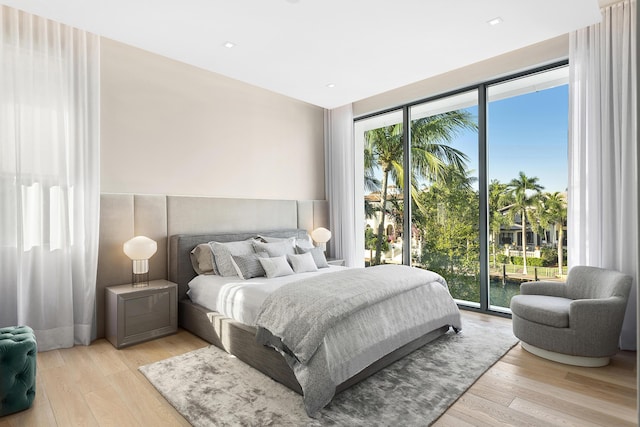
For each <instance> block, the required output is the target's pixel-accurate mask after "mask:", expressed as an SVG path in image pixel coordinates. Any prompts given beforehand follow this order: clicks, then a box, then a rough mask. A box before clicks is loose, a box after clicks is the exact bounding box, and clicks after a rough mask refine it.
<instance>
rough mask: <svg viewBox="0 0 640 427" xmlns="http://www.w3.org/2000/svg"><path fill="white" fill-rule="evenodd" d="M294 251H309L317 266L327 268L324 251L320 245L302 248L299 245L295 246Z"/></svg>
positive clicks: (303, 252)
mask: <svg viewBox="0 0 640 427" xmlns="http://www.w3.org/2000/svg"><path fill="white" fill-rule="evenodd" d="M296 252H298V253H299V254H306V253H310V254H311V256H312V257H313V261H314V262H315V263H316V266H317V267H318V268H327V267H329V264H328V263H327V258H326V257H325V256H324V251H323V250H322V248H320V247H313V248H303V247H301V246H296Z"/></svg>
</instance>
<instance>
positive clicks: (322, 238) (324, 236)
mask: <svg viewBox="0 0 640 427" xmlns="http://www.w3.org/2000/svg"><path fill="white" fill-rule="evenodd" d="M311 238H312V239H313V241H314V242H317V243H327V242H328V241H329V239H331V231H329V230H327V229H326V228H324V227H318V228H316V229H315V230H313V231H312V232H311Z"/></svg>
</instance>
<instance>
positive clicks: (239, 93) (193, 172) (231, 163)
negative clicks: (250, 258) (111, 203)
mask: <svg viewBox="0 0 640 427" xmlns="http://www.w3.org/2000/svg"><path fill="white" fill-rule="evenodd" d="M101 61H102V64H101V73H102V75H101V96H102V101H101V147H102V148H101V191H102V192H103V193H138V194H170V195H196V196H216V197H237V198H257V199H292V200H295V199H300V200H304V199H321V200H324V198H325V191H324V133H323V132H324V130H323V127H324V123H323V121H324V111H323V109H322V108H320V107H316V106H313V105H310V104H306V103H303V102H300V101H297V100H293V99H291V98H288V97H285V96H282V95H279V94H275V93H273V92H270V91H267V90H264V89H260V88H257V87H254V86H251V85H248V84H245V83H242V82H239V81H237V80H233V79H230V78H227V77H224V76H221V75H219V74H215V73H212V72H209V71H205V70H202V69H199V68H196V67H193V66H190V65H186V64H183V63H180V62H177V61H174V60H171V59H168V58H165V57H162V56H159V55H155V54H152V53H150V52H146V51H143V50H140V49H137V48H134V47H131V46H128V45H124V44H122V43H118V42H115V41H113V40H109V39H105V38H103V39H102V55H101Z"/></svg>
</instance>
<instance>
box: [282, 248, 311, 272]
mask: <svg viewBox="0 0 640 427" xmlns="http://www.w3.org/2000/svg"><path fill="white" fill-rule="evenodd" d="M287 259H288V260H289V263H290V264H291V267H293V271H294V272H296V273H307V272H310V271H318V267H317V266H316V262H315V261H314V260H313V255H311V254H310V253H309V252H307V253H306V254H300V255H287Z"/></svg>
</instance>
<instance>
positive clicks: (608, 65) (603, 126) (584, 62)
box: [567, 0, 640, 350]
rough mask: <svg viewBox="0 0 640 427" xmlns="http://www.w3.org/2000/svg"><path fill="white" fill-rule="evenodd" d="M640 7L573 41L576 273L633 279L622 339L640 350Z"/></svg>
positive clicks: (619, 7)
mask: <svg viewBox="0 0 640 427" xmlns="http://www.w3.org/2000/svg"><path fill="white" fill-rule="evenodd" d="M636 37H637V29H636V2H635V1H629V0H626V1H622V2H620V3H617V4H614V5H612V6H610V7H607V8H604V9H602V21H601V22H600V23H599V24H596V25H593V26H591V27H588V28H584V29H582V30H579V31H576V32H574V33H572V34H570V47H569V73H570V84H569V100H570V101H569V120H570V122H569V191H568V194H569V200H568V221H567V223H568V235H569V248H568V253H569V259H568V264H569V267H572V266H574V265H591V266H596V267H603V268H609V269H614V270H618V271H621V272H623V273H626V274H629V275H631V276H632V277H633V278H634V281H633V287H632V291H631V295H630V297H629V304H628V306H627V311H626V316H625V320H624V325H623V329H622V335H621V338H620V345H621V348H622V349H626V350H635V349H636V344H637V343H636V316H637V286H638V271H639V267H640V266H639V260H638V257H639V255H640V254H639V252H638V240H639V237H640V236H639V234H638V232H639V230H638V147H637V128H638V126H637V69H636V67H637V65H636V64H637V62H636V61H637V58H636V52H637V51H636Z"/></svg>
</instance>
